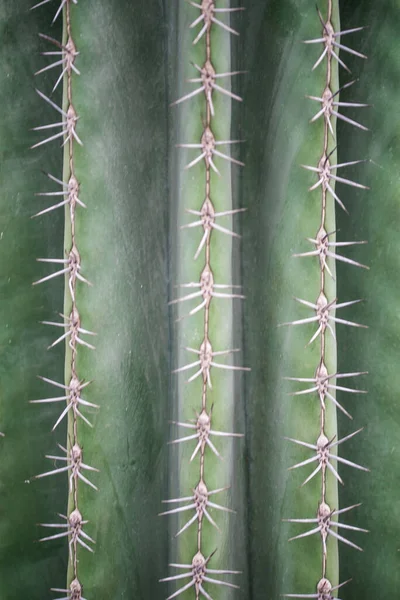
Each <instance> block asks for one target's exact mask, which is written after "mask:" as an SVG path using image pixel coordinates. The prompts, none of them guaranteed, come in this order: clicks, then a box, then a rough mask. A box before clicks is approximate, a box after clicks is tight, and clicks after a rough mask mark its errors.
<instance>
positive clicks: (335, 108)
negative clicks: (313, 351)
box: [285, 0, 368, 600]
mask: <svg viewBox="0 0 400 600" xmlns="http://www.w3.org/2000/svg"><path fill="white" fill-rule="evenodd" d="M318 15H319V18H320V21H321V25H322V35H321V37H320V38H318V39H314V40H307V41H306V43H307V44H322V46H323V51H322V54H321V55H320V56H319V58H318V60H317V61H316V63H315V64H314V66H313V69H315V68H317V67H319V66H320V65H321V66H323V68H324V69H325V85H324V89H322V90H321V92H320V95H319V96H309V98H310V99H311V100H313V101H316V102H318V103H319V104H320V108H319V110H318V112H317V113H316V115H315V116H314V117H313V118H312V119H311V122H315V121H317V120H318V119H323V146H322V148H321V155H320V159H319V161H318V163H317V164H316V165H313V166H309V165H302V166H303V167H304V168H305V169H307V170H309V171H311V172H312V173H315V174H316V178H317V181H316V183H314V184H313V185H312V186H311V187H310V190H316V189H319V190H320V191H321V195H320V198H321V203H320V214H321V221H320V226H319V229H318V231H317V232H316V233H315V234H314V235H313V236H312V237H310V238H308V239H309V241H310V242H311V243H312V244H313V245H314V250H311V251H309V252H304V253H301V254H296V255H295V256H297V257H308V256H313V257H317V258H318V265H319V280H320V289H319V293H318V296H317V298H316V299H315V300H311V301H310V300H303V299H299V298H296V300H298V302H300V303H301V304H302V305H304V306H306V307H308V308H310V309H312V310H313V311H314V312H315V315H314V316H312V317H309V318H304V319H301V320H297V321H292V322H291V323H285V325H301V324H305V323H315V324H316V326H317V330H316V332H315V333H314V335H313V336H312V337H311V339H310V341H309V344H310V343H312V342H314V341H316V342H317V343H318V344H319V347H320V352H319V362H318V364H317V366H316V370H315V375H314V377H308V378H301V377H288V378H287V379H290V380H292V381H297V382H301V383H304V384H307V387H306V389H303V390H301V391H296V392H294V395H303V394H307V395H308V394H313V395H314V397H316V400H317V402H318V404H319V406H320V419H319V430H318V432H317V434H316V439H315V438H314V440H313V441H301V440H296V439H292V438H288V439H289V440H290V441H291V442H294V443H295V444H298V445H300V446H303V447H306V448H308V449H310V450H311V451H312V453H313V455H312V457H311V458H309V459H307V460H304V461H303V462H300V463H298V464H296V465H294V466H293V467H291V468H292V469H297V468H299V467H302V466H305V465H315V468H314V469H313V471H312V472H311V474H310V475H309V476H308V477H307V478H306V479H305V481H304V483H303V485H304V484H306V483H308V482H309V481H310V480H311V479H312V478H313V477H315V476H317V475H318V476H319V477H320V479H321V485H320V497H319V499H318V503H317V506H316V516H315V517H311V518H305V519H286V521H289V522H291V523H302V524H309V525H310V527H311V528H310V529H309V530H307V531H306V532H304V533H301V534H299V535H296V536H294V537H292V538H291V540H295V539H299V538H304V537H307V536H310V535H314V534H315V535H318V536H319V537H320V539H321V550H322V557H321V558H322V560H321V565H322V566H321V578H320V580H319V581H318V583H317V585H316V593H313V594H309V597H310V598H317V599H318V600H332V599H333V596H334V594H333V592H334V590H337V589H338V588H340V587H341V586H342V585H344V583H346V582H344V583H341V584H339V585H333V584H332V582H331V581H330V580H329V579H328V578H327V569H328V561H329V552H328V546H327V540H328V537H329V536H332V537H334V538H336V539H337V540H339V541H341V542H343V543H345V544H347V545H348V546H351V547H352V548H355V549H357V550H361V548H360V547H359V546H357V545H356V544H355V543H354V542H352V541H350V540H349V539H347V537H344V536H343V535H341V533H339V532H341V531H342V530H344V533H345V532H346V530H347V531H363V532H366V531H367V530H366V529H361V528H359V527H354V526H352V525H348V524H345V523H341V522H340V521H339V520H338V519H340V515H342V514H343V513H346V512H347V511H350V510H352V509H353V508H356V507H357V506H359V504H354V505H353V506H348V507H346V508H341V509H338V508H337V507H332V506H329V504H328V502H327V489H328V486H331V485H332V486H336V485H337V482H339V483H341V484H343V481H342V478H341V476H340V475H339V473H338V471H337V466H334V464H332V463H334V462H336V461H338V462H339V463H340V464H345V465H348V466H350V467H354V468H356V469H361V470H363V471H368V469H366V468H365V467H362V466H360V465H358V464H355V463H353V462H351V461H349V460H347V459H345V458H343V457H341V456H337V455H336V449H337V447H338V446H339V444H342V443H343V442H346V441H347V440H349V439H350V438H352V437H353V436H355V435H357V434H358V433H360V431H362V429H358V430H357V431H354V432H353V433H351V434H350V435H348V436H346V437H344V438H343V439H341V440H337V439H336V440H335V439H328V437H327V435H326V429H327V411H326V405H327V403H328V402H332V403H333V404H334V405H335V407H336V408H337V409H339V410H340V411H342V412H343V413H344V414H345V415H346V416H347V417H349V418H350V419H351V418H352V417H351V415H350V414H349V412H348V411H347V410H346V409H345V408H344V407H343V406H342V405H341V404H340V403H339V402H338V401H337V400H336V397H335V396H336V391H337V390H339V391H340V392H348V393H351V394H359V393H364V392H363V391H361V390H357V389H353V388H350V387H344V386H342V385H337V380H340V379H346V378H351V377H356V376H359V375H362V374H364V373H363V372H356V373H329V371H328V368H327V364H328V360H327V341H326V336H328V335H331V336H333V339H334V340H335V341H336V337H335V325H336V323H339V324H344V325H348V326H352V327H364V325H360V324H358V323H354V322H352V321H348V320H345V319H341V318H338V317H336V310H337V309H340V308H344V307H347V306H350V305H353V304H356V303H358V302H360V301H361V300H350V301H347V302H342V303H338V302H337V299H336V298H329V297H328V290H327V285H326V281H327V277H332V278H333V273H332V271H334V261H335V260H339V261H343V262H345V263H347V264H349V265H353V266H357V267H363V268H367V267H365V265H362V264H360V263H358V262H356V261H354V260H352V259H349V258H347V257H345V256H343V255H341V254H338V253H337V249H338V247H340V246H351V245H355V244H364V243H366V242H364V241H360V242H355V241H350V242H347V241H345V242H336V239H335V235H334V232H330V231H328V227H327V224H326V217H327V202H329V201H331V200H330V199H333V200H334V201H336V203H337V204H338V205H339V206H340V208H341V209H343V210H345V211H346V212H347V209H346V207H345V206H344V204H343V203H342V201H341V200H340V198H339V196H338V195H337V193H336V191H335V183H336V182H340V183H343V184H346V185H350V186H353V187H357V188H364V189H366V186H364V185H361V184H359V183H356V182H354V181H351V180H349V179H346V178H344V177H341V176H338V175H337V171H338V170H339V169H341V168H343V167H347V166H350V165H354V164H357V163H360V162H363V161H362V160H355V161H351V162H347V163H342V164H332V162H333V160H334V157H335V151H336V141H335V125H336V119H341V120H343V121H345V122H347V123H348V124H350V125H353V126H355V127H358V128H359V129H363V130H366V127H364V126H363V125H361V124H360V123H358V122H356V121H353V120H352V119H350V118H348V117H347V116H345V115H343V114H341V112H339V111H340V108H341V107H349V106H352V107H365V106H367V105H365V104H360V103H346V102H341V101H340V100H339V94H340V92H341V91H342V90H343V89H344V88H345V87H348V86H350V85H352V84H353V83H354V81H350V82H349V83H346V84H345V85H344V86H342V87H341V88H340V89H338V90H335V89H333V85H334V83H333V81H334V80H333V73H334V68H335V66H336V65H335V61H337V63H339V65H340V66H341V67H342V68H343V69H344V70H345V71H346V72H347V73H350V70H349V69H348V67H347V66H346V64H345V63H344V62H343V60H342V59H341V58H340V57H339V51H340V50H342V51H344V52H349V53H351V54H353V55H356V56H358V57H360V58H366V56H364V55H363V54H360V53H359V52H356V51H355V50H353V49H351V48H349V47H347V46H345V45H343V44H342V43H341V41H340V39H341V36H343V35H347V34H351V33H355V32H357V31H360V30H361V29H363V28H362V27H357V28H354V29H350V30H346V31H341V32H335V30H334V27H333V24H332V0H328V2H327V17H326V19H324V18H323V16H322V14H321V12H320V11H319V10H318ZM286 596H289V597H296V598H301V597H304V594H286Z"/></svg>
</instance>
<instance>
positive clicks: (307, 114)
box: [238, 1, 338, 600]
mask: <svg viewBox="0 0 400 600" xmlns="http://www.w3.org/2000/svg"><path fill="white" fill-rule="evenodd" d="M320 4H321V9H323V8H324V6H325V7H326V6H327V4H326V3H323V4H322V3H320ZM246 13H247V14H246V26H245V32H246V33H245V35H244V36H243V39H242V45H241V54H239V56H238V61H239V64H240V67H241V68H246V69H247V70H248V71H249V74H248V75H247V76H246V80H245V84H244V85H243V86H242V88H241V91H242V92H243V96H244V102H243V118H242V121H241V123H240V125H241V129H242V131H243V132H245V134H244V135H245V137H246V139H248V140H249V142H248V144H246V151H245V152H244V154H243V160H245V162H246V164H247V166H246V169H245V170H244V172H243V179H242V184H241V205H242V206H245V207H248V208H249V210H248V213H247V214H246V215H245V217H244V219H243V228H242V231H243V258H242V271H243V283H244V286H245V289H246V291H247V294H248V298H247V300H246V304H245V319H244V343H245V344H244V345H245V352H244V360H245V362H246V364H247V363H248V364H250V365H251V367H252V369H253V370H252V373H251V377H249V379H248V380H246V421H247V427H246V433H247V444H248V446H247V448H248V468H249V475H248V486H249V488H248V489H249V492H248V502H249V516H250V525H249V539H250V553H249V556H248V561H249V579H250V586H251V587H250V597H251V598H254V599H257V600H258V599H260V600H261V598H265V597H266V594H267V595H268V597H270V598H278V597H279V595H280V594H284V593H297V594H312V593H315V586H316V583H317V581H318V580H319V579H320V577H321V560H322V545H321V539H320V536H319V535H313V536H311V537H308V538H305V539H300V540H294V541H292V542H288V539H289V538H290V537H292V536H294V535H297V534H300V533H302V532H304V531H307V529H311V527H312V525H310V526H309V527H307V525H296V524H292V523H284V522H282V519H287V518H313V517H314V516H315V514H316V511H317V506H318V500H319V498H320V481H321V478H320V475H318V476H317V477H315V478H314V479H313V480H312V481H311V482H310V483H308V484H307V485H306V486H304V487H303V488H301V489H299V486H300V485H301V483H302V482H303V481H304V479H305V478H306V477H307V475H309V474H310V473H311V471H312V468H311V466H310V465H309V466H308V467H302V468H300V469H297V470H295V471H289V472H288V471H287V468H288V467H290V466H291V465H294V464H296V463H298V462H300V461H302V460H305V459H306V458H309V457H310V456H311V455H312V453H311V452H310V451H307V450H306V449H304V450H302V449H301V448H298V447H297V446H295V445H294V444H291V443H290V442H288V441H285V440H284V439H283V437H284V436H289V437H293V438H296V439H300V440H303V441H307V442H310V443H315V442H316V438H317V436H318V434H319V414H320V403H319V400H318V398H317V397H316V395H315V394H309V395H306V396H289V395H288V394H289V393H290V392H294V391H297V390H301V389H306V387H311V384H310V385H309V386H307V384H304V385H302V384H301V383H297V382H289V381H285V380H284V379H283V377H286V376H292V377H313V376H314V374H315V369H316V367H317V364H318V361H319V344H318V342H314V343H313V345H312V346H309V347H307V348H305V346H306V344H307V342H308V341H309V339H310V338H311V336H312V335H313V333H314V332H315V330H316V326H315V325H314V324H311V325H302V326H296V327H294V326H293V327H279V328H278V324H279V323H283V322H286V321H291V320H295V319H301V318H305V317H309V316H313V313H312V311H311V310H307V308H306V307H303V306H301V305H298V304H297V303H296V302H295V301H294V300H293V296H296V297H299V298H303V299H305V300H308V301H315V300H316V298H317V294H318V292H319V272H320V271H319V263H318V260H317V259H316V258H292V257H291V255H292V254H293V253H296V252H306V251H310V250H313V249H314V247H313V246H312V245H311V244H310V243H309V242H307V241H306V240H305V238H306V237H314V236H315V235H316V232H317V230H318V229H319V225H320V209H321V208H320V207H321V191H320V189H317V190H316V191H314V192H308V191H307V189H308V187H309V186H310V185H312V184H313V183H314V182H315V181H316V179H315V176H313V174H312V173H309V172H307V171H304V170H303V169H301V168H300V165H301V164H307V165H311V166H315V165H316V164H317V162H318V160H319V158H320V156H321V153H322V148H323V123H322V120H319V121H317V122H316V123H312V124H309V123H308V121H309V119H310V118H311V117H312V116H313V115H314V114H315V113H317V112H318V110H319V108H320V106H319V105H318V103H316V102H311V101H309V100H307V99H305V95H306V94H311V95H316V96H318V95H320V94H321V92H322V90H323V88H324V84H325V68H326V67H325V65H326V63H325V62H324V63H323V64H321V65H320V66H319V67H318V69H316V70H315V71H314V72H311V68H312V65H313V64H314V62H315V61H316V60H317V58H318V56H319V55H320V53H321V52H322V45H321V46H320V45H318V46H316V45H313V46H307V45H304V44H302V40H305V39H311V38H316V37H320V35H321V25H320V22H319V19H318V15H317V12H316V11H315V8H314V7H312V6H310V3H309V2H306V1H304V2H296V3H294V2H290V1H287V2H281V1H280V2H277V1H276V2H270V3H268V4H267V5H265V4H264V3H261V2H260V3H257V4H256V5H254V6H253V7H250V8H249V10H248V11H246ZM335 20H337V16H336V17H335ZM324 67H325V68H324ZM333 204H334V201H333V200H332V198H331V197H330V196H329V195H328V215H327V221H326V229H327V231H330V232H332V231H335V229H336V227H335V216H334V206H333ZM330 266H331V267H332V262H331V263H330ZM326 286H327V287H326V289H327V290H328V294H327V295H328V298H329V299H330V300H332V299H333V298H334V297H335V287H334V284H333V283H332V281H331V280H330V278H329V276H327V281H326ZM326 339H327V342H328V350H327V352H328V354H327V357H328V360H327V367H328V370H329V372H330V373H332V372H335V368H336V367H335V362H336V357H335V348H334V344H333V342H332V337H331V336H330V334H329V332H327V334H326ZM326 430H327V435H328V436H329V437H332V436H333V435H334V434H335V433H336V414H335V410H334V408H333V406H332V403H331V401H330V400H327V429H326ZM327 477H328V495H327V498H328V502H329V504H330V506H331V508H336V507H337V486H336V482H335V481H334V480H333V478H332V477H331V476H330V474H328V476H327ZM336 551H337V550H336V543H335V542H334V540H332V539H330V540H328V572H327V575H328V577H329V578H330V579H331V581H332V583H335V582H336V581H337V577H338V564H337V555H336Z"/></svg>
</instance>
